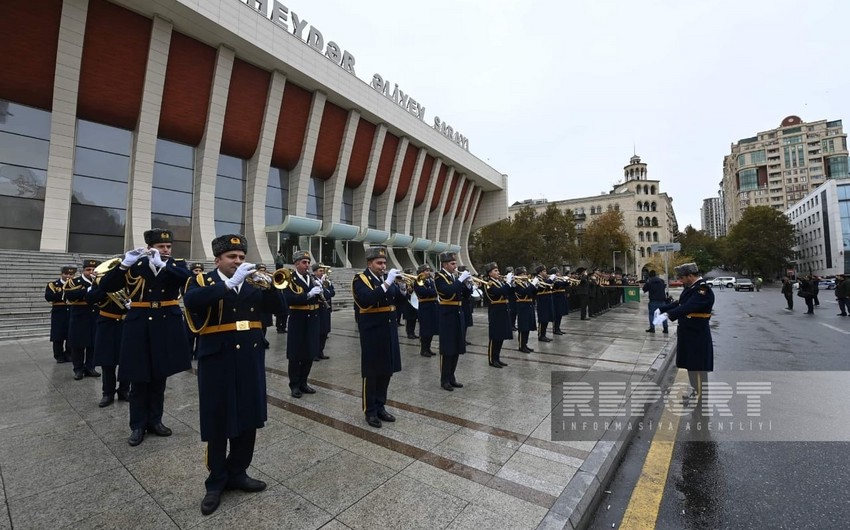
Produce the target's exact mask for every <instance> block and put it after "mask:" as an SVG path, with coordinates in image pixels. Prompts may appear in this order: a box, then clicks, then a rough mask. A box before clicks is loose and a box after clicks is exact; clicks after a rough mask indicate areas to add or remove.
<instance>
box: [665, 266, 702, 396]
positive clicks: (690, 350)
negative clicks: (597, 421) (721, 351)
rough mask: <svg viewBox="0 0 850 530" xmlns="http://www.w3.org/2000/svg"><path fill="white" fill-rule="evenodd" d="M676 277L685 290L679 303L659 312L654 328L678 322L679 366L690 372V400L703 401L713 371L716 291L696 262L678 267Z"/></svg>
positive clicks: (677, 346) (677, 357) (677, 353)
mask: <svg viewBox="0 0 850 530" xmlns="http://www.w3.org/2000/svg"><path fill="white" fill-rule="evenodd" d="M676 275H677V276H678V277H679V279H681V280H682V284H683V285H684V289H683V290H682V294H680V295H679V300H678V301H677V302H673V303H672V304H667V305H664V306H662V307H661V308H660V309H659V312H660V313H661V316H660V317H659V320H662V322H655V325H656V326H658V325H659V324H663V320H664V319H670V320H672V321H674V322H676V321H678V322H679V329H678V332H677V334H676V335H677V337H676V367H678V368H684V369H685V370H687V371H688V379H689V380H690V385H691V393H690V395H689V396H688V399H689V400H695V401H696V402H699V401H700V400H701V399H702V388H703V387H702V386H703V384H704V383H705V382H706V380H707V376H708V372H712V371H714V347H713V346H712V344H711V327H710V326H709V323H710V320H711V310H712V308H713V307H714V292H712V290H711V287H709V285H708V283H707V282H706V281H705V280H704V279H703V278H702V276H700V274H699V268H698V267H697V265H696V263H685V264H684V265H679V266H678V267H676Z"/></svg>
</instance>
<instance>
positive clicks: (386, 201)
mask: <svg viewBox="0 0 850 530" xmlns="http://www.w3.org/2000/svg"><path fill="white" fill-rule="evenodd" d="M409 143H410V139H408V138H402V139H401V141H400V142H399V143H398V148H397V149H396V152H395V161H394V162H393V167H392V170H391V173H390V185H389V186H387V189H386V190H384V193H383V194H381V196H380V197H378V223H377V225H378V230H386V231H388V232H391V227H392V221H393V208H394V207H395V206H396V202H395V194H396V190H398V180H399V177H400V175H401V166H402V164H404V154H405V153H406V152H407V145H408V144H409ZM396 219H398V216H396Z"/></svg>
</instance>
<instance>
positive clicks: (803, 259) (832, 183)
mask: <svg viewBox="0 0 850 530" xmlns="http://www.w3.org/2000/svg"><path fill="white" fill-rule="evenodd" d="M785 215H786V216H787V217H788V220H789V221H790V222H791V224H792V225H794V231H795V245H794V254H795V260H794V261H795V263H794V271H795V272H796V274H798V275H806V274H814V275H816V276H831V275H834V274H844V273H846V272H850V180H845V181H839V180H832V179H830V180H828V181H826V182H824V183H823V184H821V185H820V186H818V187H817V188H816V189H814V190H813V191H812V192H811V193H809V194H807V195H806V196H805V197H803V198H802V200H799V201H797V204H796V205H795V206H793V207H791V208H789V209H787V210H786V211H785Z"/></svg>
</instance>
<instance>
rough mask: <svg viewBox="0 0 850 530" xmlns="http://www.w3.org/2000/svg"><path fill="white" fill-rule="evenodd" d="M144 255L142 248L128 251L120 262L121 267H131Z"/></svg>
mask: <svg viewBox="0 0 850 530" xmlns="http://www.w3.org/2000/svg"><path fill="white" fill-rule="evenodd" d="M145 253H146V251H145V249H143V248H134V249H133V250H128V251H127V253H126V254H124V259H123V260H122V261H121V266H123V267H132V266H133V265H135V264H136V262H137V261H139V259H140V258H141V257H142V256H144V255H145Z"/></svg>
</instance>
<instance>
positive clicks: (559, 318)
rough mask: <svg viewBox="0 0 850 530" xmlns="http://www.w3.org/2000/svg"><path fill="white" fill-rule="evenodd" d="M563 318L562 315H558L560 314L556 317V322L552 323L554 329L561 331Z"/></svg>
mask: <svg viewBox="0 0 850 530" xmlns="http://www.w3.org/2000/svg"><path fill="white" fill-rule="evenodd" d="M562 318H564V317H563V316H561V315H558V316H556V317H555V323H554V324H552V325H553V326H554V328H553V329H552V331H561V319H562Z"/></svg>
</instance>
